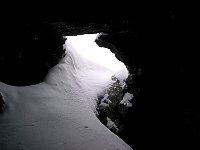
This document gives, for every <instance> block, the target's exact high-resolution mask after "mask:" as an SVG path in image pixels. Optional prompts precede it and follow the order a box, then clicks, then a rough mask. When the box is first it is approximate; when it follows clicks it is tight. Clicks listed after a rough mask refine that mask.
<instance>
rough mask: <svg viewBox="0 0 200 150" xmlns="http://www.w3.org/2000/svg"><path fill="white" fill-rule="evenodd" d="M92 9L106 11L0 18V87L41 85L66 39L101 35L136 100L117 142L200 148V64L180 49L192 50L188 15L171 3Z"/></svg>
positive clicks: (142, 146)
mask: <svg viewBox="0 0 200 150" xmlns="http://www.w3.org/2000/svg"><path fill="white" fill-rule="evenodd" d="M95 6H96V5H95ZM97 6H98V8H102V9H103V11H99V9H98V10H95V9H94V10H93V9H92V10H90V11H89V12H86V11H85V10H86V9H89V8H91V7H90V6H89V5H87V7H82V8H80V9H78V11H79V12H80V13H70V11H69V12H67V11H65V9H63V7H62V8H60V9H59V10H58V11H57V9H54V7H51V8H49V9H47V10H46V9H44V7H43V6H42V8H40V9H41V10H38V11H37V12H35V11H34V12H31V11H30V10H25V12H27V13H28V15H29V17H28V18H27V17H26V15H24V12H22V13H21V12H18V13H16V12H13V13H11V14H12V15H11V16H10V15H8V16H6V17H5V18H3V24H1V26H2V27H1V31H2V32H1V33H2V36H1V46H2V48H1V51H0V81H1V82H4V83H8V84H10V85H16V86H25V85H32V84H37V83H40V82H41V81H43V79H44V77H45V75H46V74H47V72H48V70H49V69H50V68H52V67H53V66H54V65H55V64H57V63H58V61H59V60H60V59H61V58H62V57H63V55H64V52H63V50H62V48H61V47H60V45H62V43H63V39H62V37H63V36H66V35H68V36H70V35H78V34H94V33H100V32H102V33H105V34H102V35H101V36H100V37H99V38H98V40H96V43H97V44H98V45H99V46H100V47H106V48H109V49H110V50H111V51H112V52H113V53H115V56H116V57H117V58H118V59H119V60H121V61H123V62H124V63H125V65H126V66H127V67H128V70H129V72H130V74H132V76H131V77H130V78H131V79H130V82H129V83H130V87H131V86H132V87H131V90H132V92H133V93H134V96H135V97H134V98H135V101H134V107H133V109H132V110H131V112H130V113H129V114H128V117H127V120H126V122H125V125H126V128H125V130H124V131H123V132H122V133H121V134H120V135H119V136H120V137H121V138H122V139H123V140H124V141H125V142H126V143H128V144H129V145H130V146H131V147H132V148H133V149H136V150H137V149H147V148H153V149H164V148H169V149H171V148H174V149H199V148H200V144H199V141H200V130H199V126H200V125H199V120H200V117H199V114H200V111H199V110H200V109H199V106H200V103H199V102H198V101H196V98H195V94H193V93H194V92H195V88H194V87H193V86H192V85H191V82H195V79H194V78H193V76H192V75H191V72H190V70H193V71H196V69H195V68H196V64H197V63H196V60H197V59H195V58H194V59H192V60H191V59H190V58H193V57H192V55H191V53H190V52H188V51H187V52H185V51H182V50H183V49H191V44H192V42H193V39H190V37H191V36H192V35H191V32H190V31H188V30H187V29H188V28H190V29H191V30H194V29H192V27H191V26H190V25H191V24H192V23H194V21H193V19H192V17H191V16H192V14H190V15H188V12H187V13H186V12H185V11H184V10H183V9H181V8H177V7H174V6H172V5H170V6H163V7H156V6H152V5H151V7H147V6H146V7H144V6H141V7H137V5H136V6H132V5H130V4H128V3H127V4H125V3H124V4H122V5H121V4H116V5H115V6H113V7H114V8H113V10H112V11H111V10H110V8H111V7H112V6H108V5H107V4H106V3H103V4H102V3H100V4H98V5H97ZM94 8H95V7H94ZM55 10H56V11H55ZM91 11H94V12H96V13H94V14H93V15H92V14H91ZM183 31H184V32H183ZM49 41H51V42H49ZM49 43H50V44H49ZM12 45H15V46H12ZM30 45H34V46H30ZM47 45H48V47H46V46H47ZM27 48H28V50H27ZM195 73H196V72H195ZM195 73H194V74H195ZM1 103H2V104H3V102H1Z"/></svg>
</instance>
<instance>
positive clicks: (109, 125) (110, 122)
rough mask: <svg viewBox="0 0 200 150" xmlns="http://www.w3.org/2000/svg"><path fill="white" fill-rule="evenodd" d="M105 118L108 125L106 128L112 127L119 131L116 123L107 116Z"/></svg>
mask: <svg viewBox="0 0 200 150" xmlns="http://www.w3.org/2000/svg"><path fill="white" fill-rule="evenodd" d="M106 120H107V125H106V126H107V127H108V129H112V128H114V129H115V130H116V131H119V129H118V128H117V126H116V124H115V123H114V122H113V121H112V120H111V119H110V118H109V117H107V118H106Z"/></svg>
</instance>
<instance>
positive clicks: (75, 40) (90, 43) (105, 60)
mask: <svg viewBox="0 0 200 150" xmlns="http://www.w3.org/2000/svg"><path fill="white" fill-rule="evenodd" d="M102 34H104V33H97V34H83V35H78V36H66V38H67V41H69V42H70V44H71V45H73V47H74V48H75V49H76V50H77V51H78V52H79V53H80V54H81V55H82V56H83V57H85V58H87V59H88V60H90V61H92V62H95V63H97V64H101V65H102V66H104V67H106V68H108V69H110V70H112V71H113V73H115V72H118V71H120V70H122V69H124V68H125V69H126V67H125V65H124V64H123V63H122V62H121V61H119V60H117V59H116V57H115V54H114V53H112V52H111V51H110V50H109V49H107V48H104V47H99V46H98V45H97V44H96V43H95V39H98V37H99V36H100V35H102Z"/></svg>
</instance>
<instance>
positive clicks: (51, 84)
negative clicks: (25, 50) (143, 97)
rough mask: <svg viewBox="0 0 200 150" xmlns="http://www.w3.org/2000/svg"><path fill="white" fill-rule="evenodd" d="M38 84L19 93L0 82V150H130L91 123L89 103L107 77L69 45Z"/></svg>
mask: <svg viewBox="0 0 200 150" xmlns="http://www.w3.org/2000/svg"><path fill="white" fill-rule="evenodd" d="M65 47H66V56H65V58H63V60H61V61H60V63H59V64H57V65H56V66H55V67H53V68H52V69H51V70H50V71H49V73H48V75H47V76H46V78H45V80H44V82H42V83H40V84H37V85H31V86H24V87H17V86H10V85H7V84H4V83H2V82H0V92H1V93H2V95H3V98H4V100H5V103H6V106H5V111H4V113H3V114H0V150H18V149H20V150H131V149H132V148H131V147H130V146H128V145H127V144H126V143H125V142H124V141H123V140H122V139H120V138H119V137H118V136H116V135H115V134H113V133H112V132H111V131H110V130H109V129H108V128H106V127H105V126H104V125H103V124H102V123H101V122H100V121H99V120H98V118H97V117H96V115H95V108H96V101H95V98H96V96H97V94H99V93H101V92H103V89H105V88H106V87H108V86H109V85H110V82H112V81H111V80H110V79H111V76H112V75H113V74H112V72H111V71H110V70H108V69H106V68H104V67H102V66H100V65H97V64H94V63H92V62H90V61H88V60H86V59H83V58H82V57H81V56H80V55H79V54H78V53H77V52H76V51H75V50H74V49H73V47H72V46H71V45H70V44H69V43H67V42H66V43H65Z"/></svg>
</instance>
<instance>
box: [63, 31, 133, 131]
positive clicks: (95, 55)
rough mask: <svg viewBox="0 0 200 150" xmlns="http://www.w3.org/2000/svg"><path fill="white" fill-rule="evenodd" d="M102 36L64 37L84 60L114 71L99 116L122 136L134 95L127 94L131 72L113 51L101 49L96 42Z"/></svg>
mask: <svg viewBox="0 0 200 150" xmlns="http://www.w3.org/2000/svg"><path fill="white" fill-rule="evenodd" d="M101 35H102V33H96V34H83V35H76V36H66V37H65V38H66V41H67V42H68V43H69V44H70V45H72V47H73V48H74V49H75V50H76V51H77V52H78V53H79V54H80V55H81V56H83V57H84V58H85V59H87V60H89V61H91V62H93V63H96V64H98V65H101V66H103V67H105V68H107V69H109V70H110V71H111V72H112V77H111V80H112V81H113V82H112V85H111V86H110V87H109V88H107V89H106V90H105V93H103V94H101V95H99V96H98V105H97V117H98V118H99V120H100V121H101V122H102V123H103V124H104V125H105V126H107V128H109V129H110V130H111V131H112V132H114V133H116V134H118V135H119V134H120V133H121V132H122V131H123V129H124V122H123V120H125V118H126V115H127V113H128V111H129V110H130V108H131V107H132V99H133V94H131V93H129V92H127V85H126V79H127V78H128V76H129V71H128V69H127V68H126V65H125V64H124V63H123V62H122V61H120V60H118V59H117V58H116V57H115V54H114V53H112V52H111V50H110V49H108V48H105V47H100V46H99V45H98V44H97V43H96V42H95V41H96V40H98V38H99V36H101ZM105 76H106V75H105ZM107 76H110V74H107Z"/></svg>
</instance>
